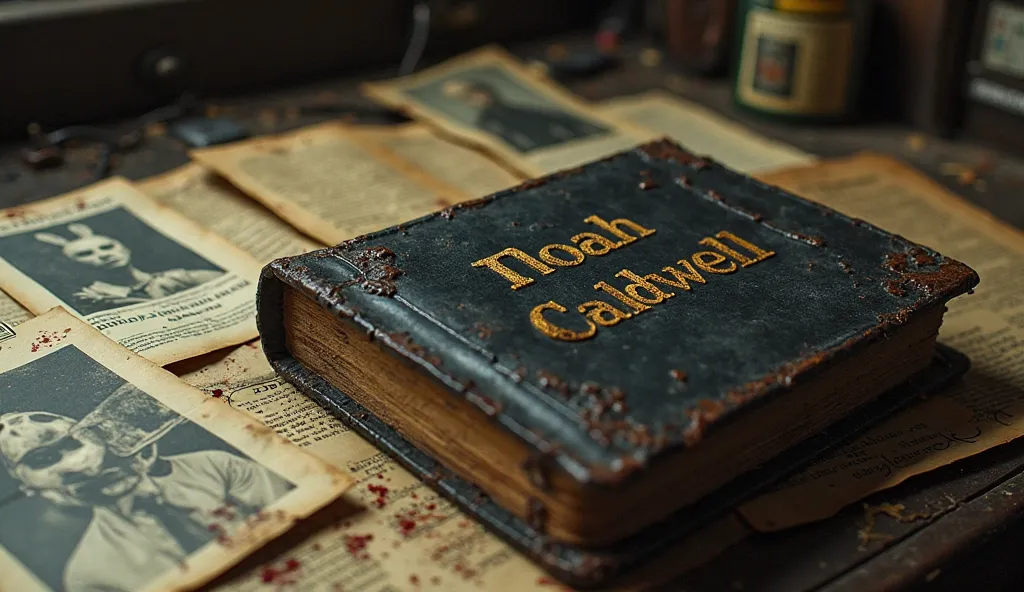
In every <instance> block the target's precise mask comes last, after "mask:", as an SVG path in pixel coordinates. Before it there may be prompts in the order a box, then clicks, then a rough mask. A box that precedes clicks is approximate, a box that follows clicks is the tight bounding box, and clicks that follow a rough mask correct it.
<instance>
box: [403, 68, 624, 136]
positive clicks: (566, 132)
mask: <svg viewBox="0 0 1024 592" xmlns="http://www.w3.org/2000/svg"><path fill="white" fill-rule="evenodd" d="M405 92H406V94H408V95H409V96H410V97H412V98H414V99H415V100H417V101H419V102H420V103H421V104H423V105H424V106H426V107H428V108H430V109H433V110H435V111H439V112H441V113H443V114H445V115H446V116H447V117H449V118H451V119H452V120H454V121H457V122H459V123H462V124H464V125H469V126H473V127H474V128H476V129H478V130H480V131H482V132H485V133H487V134H489V135H491V136H493V137H495V138H497V139H499V140H501V141H502V142H504V143H505V144H507V145H509V146H510V147H512V148H514V149H515V150H517V151H518V152H521V153H529V152H531V151H534V150H540V149H544V148H551V147H554V146H558V145H560V144H564V143H567V142H572V141H577V140H584V139H589V138H593V137H597V136H601V135H605V134H609V133H611V130H609V129H608V128H607V127H604V126H603V125H601V124H599V123H597V122H594V121H591V120H590V119H588V118H586V117H584V116H582V115H577V114H574V113H571V112H569V111H567V110H566V109H564V108H563V106H561V105H559V104H558V103H557V102H555V101H552V100H551V99H549V98H548V97H545V96H544V95H542V94H540V93H538V92H537V91H536V90H534V89H533V88H531V87H530V86H528V85H526V84H523V83H522V82H521V81H520V80H519V79H518V78H517V77H516V76H515V75H513V74H511V73H510V72H508V71H507V70H506V69H505V68H502V67H501V66H500V65H497V64H482V65H479V66H474V67H469V68H465V69H460V70H457V71H455V72H452V73H448V74H442V75H439V76H437V77H436V78H433V79H432V80H430V81H428V82H425V83H424V84H422V85H420V86H415V87H411V88H408V89H406V90H405Z"/></svg>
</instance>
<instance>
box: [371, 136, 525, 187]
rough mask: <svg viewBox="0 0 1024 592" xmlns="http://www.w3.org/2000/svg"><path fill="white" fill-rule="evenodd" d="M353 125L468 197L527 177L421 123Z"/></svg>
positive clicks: (403, 158) (377, 142)
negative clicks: (442, 135) (438, 133)
mask: <svg viewBox="0 0 1024 592" xmlns="http://www.w3.org/2000/svg"><path fill="white" fill-rule="evenodd" d="M352 129H353V133H355V134H358V135H359V137H360V138H364V139H365V140H366V141H367V142H373V143H376V144H378V145H380V146H381V147H383V148H384V149H385V150H387V151H388V152H390V153H392V154H394V155H395V156H396V157H397V158H400V159H402V160H405V161H408V162H411V163H414V164H416V165H417V166H419V167H421V168H423V169H425V170H426V171H427V172H428V173H430V174H431V175H433V176H434V177H436V178H438V179H440V180H441V181H443V182H445V183H447V184H449V185H451V186H453V187H455V188H457V189H459V190H460V191H462V192H463V193H465V194H466V195H468V196H470V197H474V198H475V197H483V196H485V195H490V194H491V193H494V192H496V191H500V190H502V189H508V188H509V187H512V186H513V185H518V184H519V183H521V182H522V181H524V180H525V179H526V178H525V177H523V176H522V175H517V174H515V173H512V172H511V171H509V170H507V169H505V168H504V167H502V166H501V165H499V164H497V163H495V162H494V161H493V160H491V159H490V158H488V157H487V156H485V155H484V154H482V153H480V152H478V151H476V150H473V149H471V148H467V147H465V146H462V145H460V144H457V143H455V142H450V141H448V140H446V139H444V138H442V137H440V136H438V135H437V134H435V133H434V132H433V131H432V130H431V129H430V128H429V127H427V126H425V125H422V124H418V123H410V124H407V125H388V126H360V127H353V128H352Z"/></svg>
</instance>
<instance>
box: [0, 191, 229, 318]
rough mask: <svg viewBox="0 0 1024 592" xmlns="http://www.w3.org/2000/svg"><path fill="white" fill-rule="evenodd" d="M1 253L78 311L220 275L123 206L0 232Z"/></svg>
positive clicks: (170, 291)
mask: <svg viewBox="0 0 1024 592" xmlns="http://www.w3.org/2000/svg"><path fill="white" fill-rule="evenodd" d="M0 253H2V254H3V257H4V259H6V260H7V261H8V262H9V263H10V264H11V265H13V266H14V267H16V268H17V269H18V270H20V271H21V272H22V273H24V274H25V275H27V276H29V277H30V278H31V279H32V280H34V281H36V282H37V283H39V284H40V285H42V286H43V287H44V288H46V289H47V290H49V291H50V292H51V293H53V294H54V295H56V296H57V297H58V298H60V299H61V300H62V301H63V302H65V303H66V304H67V305H68V306H69V307H70V308H72V309H74V310H76V311H77V312H78V313H79V314H81V315H83V316H87V315H89V314H92V313H95V312H100V311H105V310H111V309H115V308H120V307H123V306H128V305H132V304H136V303H139V302H147V301H151V300H156V299H159V298H165V297H167V296H172V295H174V294H177V293H180V292H183V291H185V290H189V289H191V288H194V287H196V286H200V285H202V284H204V283H206V282H209V281H211V280H214V279H217V278H219V277H221V276H223V275H224V270H223V269H221V268H220V267H218V266H217V265H214V264H213V263H211V262H210V261H208V260H206V259H205V258H204V257H202V256H200V255H199V254H197V253H195V252H194V251H192V250H190V249H188V248H186V247H184V246H183V245H181V244H179V243H177V242H175V241H173V240H171V239H169V238H167V237H166V236H164V235H163V234H161V233H160V232H158V231H156V230H155V229H153V228H152V227H150V226H149V225H148V224H146V223H145V222H143V221H142V220H140V219H139V218H137V217H136V216H134V215H132V214H131V213H130V212H128V211H127V210H125V209H124V208H115V209H112V210H109V211H106V212H102V213H99V214H95V215H92V216H88V217H85V218H82V219H79V220H77V221H75V222H71V223H64V224H56V225H54V226H51V227H48V228H45V229H41V230H39V229H37V230H32V231H27V232H23V233H19V234H13V235H8V236H5V237H2V238H0Z"/></svg>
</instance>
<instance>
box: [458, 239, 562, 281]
mask: <svg viewBox="0 0 1024 592" xmlns="http://www.w3.org/2000/svg"><path fill="white" fill-rule="evenodd" d="M502 257H512V258H514V259H518V260H520V261H522V262H523V263H525V264H527V265H529V266H530V267H532V268H533V269H535V270H537V271H539V272H540V273H542V274H544V275H547V274H549V273H555V270H554V268H551V267H548V266H547V265H544V264H543V263H541V262H540V261H537V260H536V259H534V258H533V257H531V256H529V255H527V254H526V253H524V252H522V251H520V250H519V249H513V248H512V247H509V248H507V249H505V250H504V251H500V252H498V253H495V254H493V255H491V256H490V257H484V258H483V259H480V260H479V261H474V262H473V267H486V268H487V269H490V270H491V271H493V272H494V273H496V274H498V275H500V276H501V277H503V278H505V279H506V280H508V281H510V282H512V289H513V290H518V289H519V288H522V287H524V286H529V285H530V284H532V283H533V282H535V281H537V280H535V279H533V278H529V277H526V276H524V275H520V274H518V273H516V272H515V271H513V270H511V269H509V268H508V267H506V266H505V265H503V264H502V263H501V261H500V260H501V258H502Z"/></svg>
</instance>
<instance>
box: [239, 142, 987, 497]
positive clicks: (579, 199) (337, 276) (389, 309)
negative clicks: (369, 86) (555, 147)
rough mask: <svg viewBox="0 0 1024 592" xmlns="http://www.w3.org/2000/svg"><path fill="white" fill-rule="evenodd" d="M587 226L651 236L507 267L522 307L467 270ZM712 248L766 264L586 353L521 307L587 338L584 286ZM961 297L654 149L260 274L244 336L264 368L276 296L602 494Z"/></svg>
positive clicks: (951, 274) (811, 219)
mask: <svg viewBox="0 0 1024 592" xmlns="http://www.w3.org/2000/svg"><path fill="white" fill-rule="evenodd" d="M592 215H596V216H599V217H601V218H603V219H604V220H609V221H610V220H613V219H618V218H627V219H629V220H632V221H634V222H636V223H637V224H639V225H642V226H643V227H646V228H647V229H654V230H655V233H653V234H650V235H649V236H646V237H643V238H641V239H638V240H636V241H635V242H633V243H631V244H627V245H625V246H622V247H620V248H618V249H616V250H614V251H612V252H609V253H607V254H605V255H603V256H600V257H598V256H587V257H586V258H585V261H583V263H582V264H579V265H576V266H573V267H557V268H556V271H555V272H553V273H550V274H548V275H541V274H540V273H537V272H535V271H533V270H532V269H530V268H529V267H528V266H526V265H521V264H517V263H518V262H516V263H509V266H510V267H515V269H516V270H517V271H519V272H520V273H522V274H525V275H529V276H531V277H533V278H535V280H536V281H535V282H534V283H533V284H531V285H528V286H525V287H523V288H520V289H518V290H513V289H511V288H510V282H509V280H507V279H505V278H503V277H501V276H500V275H498V274H497V273H495V272H494V271H491V270H490V269H487V268H484V267H473V266H472V263H473V262H475V261H479V260H481V259H482V258H486V257H488V256H491V255H493V254H495V253H498V252H500V251H502V250H503V249H506V248H508V247H515V248H518V249H521V250H522V251H523V252H525V253H529V254H531V255H532V256H534V257H537V256H538V255H537V254H538V252H539V251H540V250H541V249H542V248H543V247H544V246H545V245H551V244H570V245H571V244H572V243H570V236H572V235H574V234H577V233H580V232H584V231H595V232H598V233H602V231H600V229H598V228H597V227H596V226H593V225H588V224H585V223H584V222H583V220H584V219H585V218H587V217H588V216H592ZM720 231H726V232H729V233H732V234H733V235H735V236H738V237H742V238H743V239H745V240H746V241H749V242H751V243H754V244H755V245H756V246H757V247H759V248H760V249H763V250H769V251H772V252H774V253H775V254H774V255H773V256H771V257H770V258H767V259H764V260H762V261H760V262H758V263H757V264H754V265H750V266H748V267H738V268H737V270H736V271H735V272H734V273H731V274H724V275H723V274H712V273H703V276H704V277H705V278H706V283H704V284H699V283H693V282H691V284H692V290H691V291H685V290H681V289H678V288H671V287H665V291H670V290H671V291H672V292H674V293H675V296H674V297H672V298H669V299H667V300H664V301H663V302H661V303H659V304H655V305H652V306H650V309H649V310H646V311H644V312H643V313H641V314H636V315H635V316H633V317H632V318H628V319H626V320H623V321H622V322H620V323H619V324H617V325H615V326H612V327H600V328H599V330H598V331H597V332H596V334H595V335H594V336H593V337H592V338H589V339H585V340H582V341H561V340H557V339H553V338H551V337H548V336H546V335H544V334H542V333H541V332H540V331H538V330H537V329H536V328H534V326H533V325H532V324H531V322H530V313H531V310H532V309H533V308H534V307H536V306H537V305H539V304H542V303H545V302H548V301H554V302H556V303H560V304H562V305H564V306H565V307H566V308H567V309H568V311H569V312H568V313H566V314H559V313H557V312H553V311H548V314H547V316H548V317H549V318H551V319H553V320H555V321H556V322H559V323H560V324H563V325H566V326H570V325H571V328H572V329H574V330H577V331H579V330H583V329H585V327H586V326H585V323H586V320H585V319H584V317H583V316H582V315H580V314H578V313H577V314H572V313H574V312H575V311H574V309H575V307H576V306H577V305H578V304H580V303H583V302H585V301H590V300H594V299H603V300H607V301H609V302H611V303H616V302H617V301H616V300H615V299H614V298H611V297H609V296H608V295H607V294H604V293H603V292H600V291H597V290H595V289H594V288H593V287H594V286H595V284H597V283H598V282H602V281H603V282H607V283H609V284H611V285H614V286H617V287H618V288H619V289H620V290H621V289H622V287H623V286H624V285H626V284H628V283H629V280H626V279H622V278H621V277H616V275H615V274H616V273H618V272H620V271H621V270H623V269H628V270H630V271H633V272H635V273H636V274H639V275H645V274H649V273H659V272H661V270H662V269H663V267H665V266H671V265H675V264H676V262H677V260H678V259H680V258H684V257H688V256H690V255H691V254H693V253H694V252H697V251H708V250H711V249H710V248H708V247H705V246H701V244H700V241H701V240H702V239H705V238H707V237H714V236H716V233H717V232H720ZM603 234H608V233H607V232H604V233H603ZM634 234H635V233H634ZM722 242H727V241H726V240H725V239H723V240H722ZM748 254H749V252H748ZM559 256H560V257H562V258H565V257H566V255H564V254H561V253H560V254H559ZM720 265H721V266H725V265H726V263H722V264H720ZM551 267H554V266H551ZM661 275H663V276H666V277H667V275H666V274H664V273H662V274H661ZM977 281H978V280H977V275H976V274H975V273H974V272H973V271H972V270H971V269H970V268H968V267H966V266H965V265H963V264H961V263H959V262H957V261H954V260H952V259H949V258H946V257H943V256H942V255H940V254H938V253H935V252H934V251H932V250H930V249H927V248H924V247H921V246H919V245H916V244H914V243H911V242H909V241H907V240H905V239H903V238H901V237H898V236H894V235H891V234H889V233H886V232H885V231H883V230H881V229H879V228H877V227H874V226H872V225H870V224H867V223H865V222H862V221H859V220H854V219H851V218H848V217H846V216H844V215H841V214H839V213H837V212H835V211H834V210H831V209H829V208H826V207H824V206H821V205H818V204H815V203H812V202H809V201H806V200H803V199H801V198H799V197H796V196H794V195H792V194H789V193H787V192H785V191H782V190H781V189H778V188H774V187H771V186H767V185H765V184H762V183H760V182H758V181H755V180H752V179H750V178H748V177H745V176H743V175H741V174H738V173H735V172H732V171H730V170H728V169H725V168H723V167H721V166H719V165H717V164H715V163H712V162H710V161H708V160H706V159H700V158H696V157H693V156H692V155H690V154H688V153H686V152H684V151H683V150H681V149H680V148H679V147H678V146H676V145H674V144H672V143H670V142H667V141H661V142H655V143H652V144H647V145H644V146H640V147H638V148H636V149H633V150H630V151H628V152H624V153H621V154H618V155H615V156H613V157H610V158H607V159H605V160H602V161H598V162H595V163H591V164H589V165H587V166H585V167H582V168H580V169H577V170H572V171H567V172H564V173H559V174H556V175H552V176H550V177H546V178H542V179H539V180H536V181H532V182H527V183H525V184H523V185H521V186H519V187H515V188H512V189H509V190H506V191H503V192H499V193H497V194H494V195H492V196H489V197H486V198H483V199H481V200H477V201H476V202H467V203H465V204H462V205H460V206H455V207H454V208H450V209H448V210H445V211H443V212H439V213H437V214H434V215H430V216H426V217H424V218H420V219H417V220H414V221H411V222H409V223H406V224H403V225H400V226H397V227H394V228H389V229H386V230H383V231H380V232H377V233H373V234H370V235H366V236H363V237H360V238H358V239H354V240H352V241H348V242H346V243H342V244H341V245H338V246H337V247H333V248H330V249H325V250H322V251H318V252H314V253H310V254H306V255H302V256H298V257H293V258H289V259H282V260H278V261H275V262H273V263H271V264H270V265H269V266H268V267H267V268H266V270H265V272H264V275H263V278H262V282H261V292H260V315H259V323H260V332H261V334H262V336H263V342H264V347H265V349H266V350H267V354H268V357H269V358H270V360H271V361H272V362H273V361H274V360H275V359H279V358H281V356H282V355H286V352H284V351H283V349H284V346H283V340H282V339H283V336H282V334H281V327H280V315H279V314H277V311H275V310H274V309H275V307H277V308H279V307H280V303H279V298H280V291H281V289H282V286H281V284H282V283H283V284H288V285H290V286H291V287H293V288H295V289H297V290H299V291H301V292H303V293H305V294H306V295H308V296H309V297H310V298H312V299H314V300H316V301H318V302H319V303H320V304H321V305H322V306H324V307H325V308H327V309H329V310H330V311H331V312H332V313H334V314H336V315H338V316H340V317H342V318H344V319H346V320H347V321H348V322H352V323H355V324H356V325H359V326H360V327H361V328H362V329H364V330H366V331H368V332H370V333H371V334H372V335H373V336H374V338H375V339H376V340H377V342H378V343H379V345H380V346H381V347H383V348H385V349H386V350H388V351H391V352H393V353H394V354H395V355H398V356H402V357H405V358H408V359H409V360H410V361H412V362H413V363H414V364H415V365H416V366H417V367H418V368H419V369H421V370H422V371H423V372H425V373H428V374H430V375H432V376H433V377H435V378H436V379H437V380H439V381H441V382H443V383H444V384H446V385H447V386H448V387H449V388H450V390H451V392H452V396H454V397H465V398H466V399H467V400H468V401H469V402H470V403H472V404H474V405H476V406H477V407H479V408H480V409H481V411H482V412H483V413H482V414H481V421H495V422H497V423H498V424H499V425H501V426H502V427H503V428H504V429H507V430H509V431H510V432H512V433H514V434H515V435H516V436H518V437H519V438H521V439H522V440H524V441H525V442H526V443H527V444H529V445H530V446H532V447H534V448H536V449H537V450H538V451H539V452H541V453H545V454H549V456H552V457H553V458H554V460H555V461H556V462H558V463H559V464H560V465H561V466H562V467H563V468H564V469H565V470H566V471H568V472H569V473H570V474H571V475H573V476H574V477H575V478H576V479H578V480H579V481H581V482H618V481H620V480H622V479H626V478H628V477H629V475H630V474H631V473H632V472H633V471H635V470H638V469H639V468H642V467H643V466H644V465H645V464H647V463H648V462H649V461H650V460H651V459H653V458H655V457H657V456H658V455H659V454H663V453H665V452H666V451H668V450H673V449H678V448H679V447H688V446H692V445H694V444H695V443H696V442H698V441H699V440H700V439H701V438H702V437H703V436H704V435H705V434H706V433H708V432H709V431H711V430H714V429H715V428H716V427H717V426H719V425H721V424H723V423H724V422H726V421H729V419H730V418H733V417H735V416H737V415H739V414H741V413H745V412H747V411H748V410H750V409H751V408H753V407H755V406H756V404H757V403H758V402H761V401H764V400H767V399H768V398H771V397H774V396H778V395H780V394H781V393H783V392H785V391H786V390H788V389H789V388H791V387H793V386H794V385H797V384H799V383H800V382H801V381H803V380H806V379H807V378H808V377H809V376H812V375H813V374H815V373H817V372H820V371H821V370H823V369H825V368H827V367H828V366H830V365H831V364H832V363H833V362H835V361H836V360H837V359H839V358H841V357H842V356H847V355H851V354H854V353H856V352H858V351H859V350H861V349H862V348H864V347H866V346H869V345H870V344H871V343H872V342H874V341H876V340H879V339H884V337H885V335H886V333H887V331H890V330H891V329H893V328H894V327H895V326H898V325H900V324H903V323H906V322H908V321H909V320H910V319H911V318H913V317H914V315H915V314H917V313H918V312H919V311H922V310H924V309H927V308H929V307H932V306H936V305H942V304H943V303H944V302H946V301H947V300H949V299H950V298H952V297H954V296H956V295H958V294H961V293H964V292H967V291H968V290H970V289H971V288H973V286H974V285H975V284H976V283H977ZM618 306H619V307H620V308H623V309H625V310H629V308H628V307H627V306H625V305H624V304H622V303H618ZM680 374H684V375H685V381H683V380H680ZM616 402H619V404H618V405H616V404H615V403H616Z"/></svg>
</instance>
